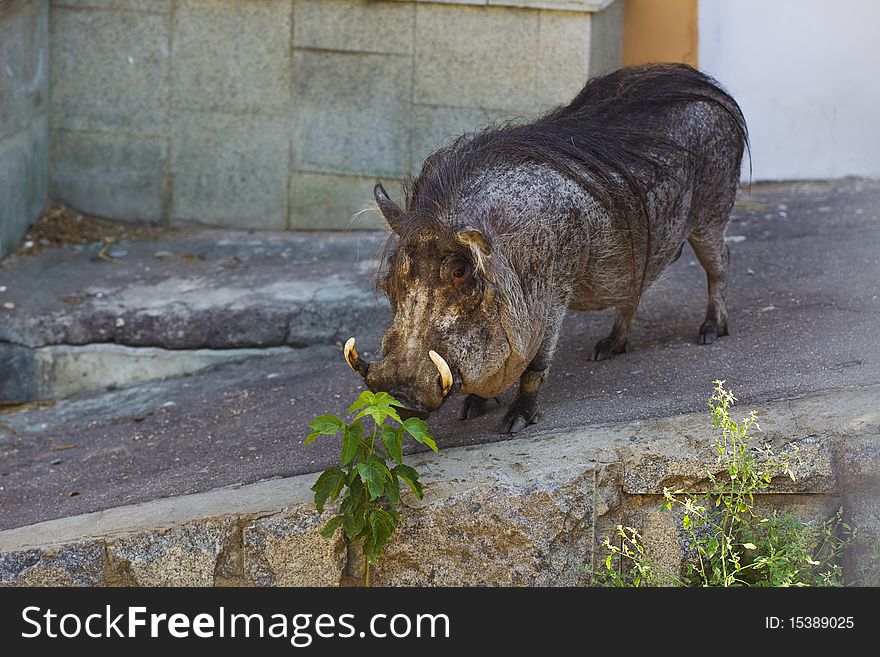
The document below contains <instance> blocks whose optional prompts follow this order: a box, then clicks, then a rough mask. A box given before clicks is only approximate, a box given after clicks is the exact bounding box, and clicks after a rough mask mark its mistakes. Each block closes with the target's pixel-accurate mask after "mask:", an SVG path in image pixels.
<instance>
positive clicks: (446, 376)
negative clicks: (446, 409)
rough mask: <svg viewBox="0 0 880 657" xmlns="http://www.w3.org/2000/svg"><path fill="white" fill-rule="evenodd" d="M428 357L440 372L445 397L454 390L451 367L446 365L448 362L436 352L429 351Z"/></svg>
mask: <svg viewBox="0 0 880 657" xmlns="http://www.w3.org/2000/svg"><path fill="white" fill-rule="evenodd" d="M428 356H429V357H430V358H431V362H433V363H434V366H435V367H436V368H437V370H438V371H439V372H440V387H441V389H442V390H443V396H444V397H445V396H446V395H448V394H449V391H450V390H451V389H452V371H451V370H450V369H449V365H447V364H446V361H445V360H443V356H441V355H440V354H438V353H437V352H436V351H434V350H431V351H429V352H428Z"/></svg>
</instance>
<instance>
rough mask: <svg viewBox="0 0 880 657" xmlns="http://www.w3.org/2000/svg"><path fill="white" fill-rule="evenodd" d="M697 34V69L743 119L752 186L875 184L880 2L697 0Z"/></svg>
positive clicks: (878, 173)
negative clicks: (847, 179) (804, 181)
mask: <svg viewBox="0 0 880 657" xmlns="http://www.w3.org/2000/svg"><path fill="white" fill-rule="evenodd" d="M699 29H700V32H699V63H700V68H701V69H702V70H704V71H706V72H707V73H709V74H710V75H712V76H714V77H715V78H717V79H718V80H719V81H720V82H721V83H722V84H723V85H724V86H725V87H726V88H727V89H728V90H729V91H730V92H731V93H732V94H733V95H734V97H735V98H736V99H737V100H738V101H739V103H740V105H741V106H742V109H743V112H744V113H745V116H746V121H747V122H748V125H749V130H750V131H751V139H752V167H753V174H754V180H768V179H770V180H772V179H794V178H836V177H842V176H851V175H857V176H868V177H877V178H880V1H877V0H700V3H699ZM744 172H745V173H744V175H745V176H748V168H744Z"/></svg>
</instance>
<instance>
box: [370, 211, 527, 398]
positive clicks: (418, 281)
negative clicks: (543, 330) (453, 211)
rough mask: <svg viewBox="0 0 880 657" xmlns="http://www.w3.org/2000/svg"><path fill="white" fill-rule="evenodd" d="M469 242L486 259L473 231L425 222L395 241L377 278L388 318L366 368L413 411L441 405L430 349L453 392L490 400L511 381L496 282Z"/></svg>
mask: <svg viewBox="0 0 880 657" xmlns="http://www.w3.org/2000/svg"><path fill="white" fill-rule="evenodd" d="M474 240H476V241H477V243H478V246H479V247H481V248H483V249H484V250H485V252H486V256H487V257H489V255H488V245H487V243H486V242H485V239H484V238H483V236H482V235H481V234H480V233H478V232H476V231H471V232H469V233H463V232H461V231H459V232H457V233H456V232H454V231H453V230H452V229H448V228H442V227H426V228H423V229H421V230H419V231H416V232H415V233H414V234H412V235H410V236H408V237H407V238H406V240H405V241H404V240H400V242H399V243H398V244H397V246H396V248H395V249H394V251H393V252H392V253H391V255H390V257H389V259H388V263H387V266H388V269H387V271H386V272H385V273H384V275H383V276H382V277H381V278H380V281H379V286H380V288H381V289H382V290H383V291H384V292H385V294H386V295H387V297H388V300H389V301H390V303H391V309H392V312H393V319H392V321H391V325H390V326H389V328H388V330H387V332H386V333H385V337H384V339H383V341H382V354H383V358H382V360H381V361H378V362H375V363H371V364H370V365H369V369H368V371H367V376H366V383H367V385H368V386H369V387H370V389H371V390H374V391H380V390H384V391H387V392H389V393H391V395H393V396H394V397H396V398H397V399H399V400H400V401H401V402H402V403H404V404H405V405H406V406H407V408H409V409H410V410H413V411H417V412H421V413H426V412H430V411H434V410H436V409H437V408H439V407H440V405H441V404H442V403H443V401H444V395H443V392H442V389H441V383H440V376H439V374H438V369H437V367H436V366H435V365H434V363H432V362H431V359H430V358H429V356H428V352H429V350H434V351H436V352H437V353H438V354H439V355H440V356H442V357H443V359H445V361H446V362H447V364H448V365H449V368H450V370H451V372H452V376H453V386H452V390H451V391H450V394H451V393H452V392H463V393H474V394H478V395H480V396H483V397H487V398H488V397H492V396H495V395H498V394H500V393H501V392H502V391H503V390H504V389H505V388H507V387H508V386H509V385H510V383H511V382H512V381H511V373H510V372H508V371H507V370H508V369H509V364H508V360H509V356H510V355H511V348H510V343H509V341H508V339H507V335H506V333H505V331H504V328H503V327H502V322H501V317H500V313H499V309H498V299H497V297H496V294H495V289H494V286H493V285H492V284H491V283H490V282H489V280H487V277H486V276H485V275H484V273H483V272H480V271H478V269H483V267H482V266H481V264H480V263H477V262H474V254H475V253H478V252H477V251H476V250H475V249H476V248H477V247H475V246H474ZM478 259H479V255H478ZM513 376H514V378H515V376H516V374H514V375H513Z"/></svg>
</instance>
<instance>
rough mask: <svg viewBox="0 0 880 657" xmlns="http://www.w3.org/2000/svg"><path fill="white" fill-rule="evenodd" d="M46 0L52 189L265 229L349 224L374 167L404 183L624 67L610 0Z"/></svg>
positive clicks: (113, 209)
mask: <svg viewBox="0 0 880 657" xmlns="http://www.w3.org/2000/svg"><path fill="white" fill-rule="evenodd" d="M31 4H37V3H31ZM42 4H45V3H42ZM51 4H52V10H51V42H52V49H51V52H52V57H51V89H52V102H51V140H52V182H51V194H52V196H53V198H55V199H57V200H59V201H61V202H63V203H66V204H69V205H71V206H73V207H75V208H77V209H79V210H81V211H83V212H88V213H92V214H95V215H98V216H104V217H111V218H117V219H125V220H133V221H138V220H142V221H151V222H165V223H173V224H179V223H186V222H198V223H204V224H210V225H217V226H234V227H240V228H265V229H316V228H334V229H341V228H346V227H348V226H349V224H350V223H351V219H352V215H353V213H355V212H357V211H359V210H361V209H363V208H364V207H366V206H368V204H369V203H370V201H371V198H372V194H371V192H372V187H373V185H374V184H375V181H376V179H377V178H381V179H383V180H385V181H386V182H387V183H389V184H388V188H389V190H390V191H391V190H395V189H396V187H397V185H396V184H395V181H399V180H402V179H403V178H404V177H405V176H407V175H409V174H410V173H412V172H413V171H415V170H417V169H418V168H419V167H420V165H421V162H422V161H423V159H424V157H425V156H426V155H427V154H428V153H430V152H431V151H433V150H434V149H436V148H437V147H438V146H440V145H441V144H442V143H444V142H445V141H446V140H448V139H449V138H450V137H453V136H456V135H458V134H461V133H462V132H465V131H467V130H471V129H474V128H479V127H482V126H485V125H487V124H488V123H490V122H493V121H495V120H497V119H500V118H506V117H512V116H530V115H533V114H536V113H538V112H540V111H542V110H545V109H547V108H549V107H552V106H554V105H556V104H559V103H563V102H566V101H568V100H570V99H571V97H573V95H574V94H575V93H576V92H577V91H578V90H579V89H580V87H581V86H582V85H583V83H584V82H585V81H586V79H587V77H588V76H589V75H590V74H591V73H595V72H597V71H598V70H601V69H606V68H612V67H614V66H616V65H618V64H619V61H620V48H621V30H622V16H623V11H622V7H623V2H622V1H618V2H613V1H612V0H595V1H585V0H558V1H553V0H546V1H540V2H539V1H532V0H510V1H506V2H501V1H495V0H479V1H477V0H462V1H460V2H450V1H449V0H445V1H444V2H440V3H438V2H422V1H412V0H393V1H391V0H389V1H380V0H259V1H255V0H52V2H51ZM44 13H45V12H44ZM44 19H45V16H44ZM377 222H378V218H377V217H370V216H363V217H361V218H360V219H359V220H358V221H356V222H355V223H354V224H352V227H354V228H374V227H376V225H377Z"/></svg>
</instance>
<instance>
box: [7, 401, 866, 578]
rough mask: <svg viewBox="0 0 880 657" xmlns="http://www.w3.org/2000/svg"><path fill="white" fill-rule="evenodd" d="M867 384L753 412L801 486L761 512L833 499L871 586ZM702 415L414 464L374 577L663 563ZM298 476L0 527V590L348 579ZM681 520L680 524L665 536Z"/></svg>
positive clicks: (568, 574) (785, 484)
mask: <svg viewBox="0 0 880 657" xmlns="http://www.w3.org/2000/svg"><path fill="white" fill-rule="evenodd" d="M878 394H880V388H878V387H876V386H875V387H871V388H863V389H853V390H845V391H836V392H832V393H826V394H822V395H817V396H814V397H810V398H803V399H795V400H793V401H791V402H788V401H784V402H779V403H776V404H771V405H769V406H767V407H765V408H760V409H757V410H758V414H759V418H760V420H761V424H762V426H763V428H764V434H763V436H762V437H763V438H765V439H766V440H769V441H771V442H772V443H774V444H775V445H776V446H777V448H779V447H781V446H782V445H783V444H786V443H793V444H794V445H796V446H797V447H798V450H799V454H800V456H799V460H798V465H797V467H796V469H795V474H796V479H795V481H794V482H792V481H789V480H784V481H774V483H773V486H772V488H771V490H770V492H769V493H768V494H767V495H762V496H760V499H759V500H758V503H759V504H760V505H763V506H765V507H766V506H770V507H774V508H780V509H784V510H787V511H792V512H793V513H796V514H797V515H799V516H800V517H802V518H804V519H809V520H823V519H825V518H827V517H829V516H830V515H832V514H833V513H834V512H835V511H836V510H837V509H838V508H839V507H840V506H841V505H842V506H843V508H844V512H845V516H844V517H845V520H846V521H847V522H849V523H850V524H851V525H852V526H854V527H856V528H857V530H858V532H859V535H860V536H861V539H860V541H861V542H859V543H858V544H857V545H856V547H855V548H854V549H853V550H851V551H850V552H849V554H848V557H847V562H846V563H845V569H846V575H847V577H849V578H859V577H865V573H869V574H871V573H872V575H870V576H873V577H874V578H875V579H874V580H870V579H868V580H862V581H864V582H865V583H869V584H870V583H873V584H875V585H876V584H877V581H876V577H877V575H878V572H877V569H878V566H880V564H878V563H877V557H876V550H877V545H878V544H880V543H878V541H880V485H878V483H880V482H878V472H880V467H878V466H880V414H878V411H877V408H876V399H877V397H878ZM712 435H713V432H712V430H711V428H710V427H709V420H708V414H707V413H698V414H693V415H684V416H678V417H673V418H666V419H663V420H648V421H642V422H629V423H624V424H615V425H610V426H605V427H588V428H584V429H580V430H575V431H569V432H566V433H564V434H553V433H552V432H544V433H541V434H538V435H536V436H532V437H529V438H521V439H515V440H510V441H506V442H501V443H494V444H485V445H476V446H472V447H461V448H456V449H449V450H444V451H442V452H441V453H440V454H438V455H433V454H423V455H416V456H415V457H412V458H410V459H409V462H410V463H411V464H412V465H414V466H416V467H418V468H419V469H420V470H421V471H422V472H424V477H423V478H424V481H425V482H426V495H425V499H424V500H422V501H421V502H419V501H417V500H415V499H414V498H412V496H409V495H407V496H405V497H404V502H405V509H404V510H403V514H402V515H403V519H402V528H401V530H400V531H398V533H397V534H396V535H395V536H394V537H393V539H392V541H391V543H389V545H388V547H387V550H386V554H385V556H384V557H383V559H382V561H381V562H380V564H379V565H378V566H377V567H376V568H375V570H374V575H373V581H374V582H375V583H376V584H377V585H379V584H381V585H393V586H406V585H418V586H444V585H510V586H520V585H522V586H571V585H582V584H587V583H589V581H590V578H589V574H588V573H589V572H590V571H591V570H592V569H594V568H596V566H597V565H599V564H601V561H602V559H603V558H604V554H605V553H604V551H603V548H602V546H601V543H602V541H603V540H604V538H605V537H606V536H609V535H610V534H611V533H612V532H613V531H614V528H615V526H616V525H617V524H618V523H623V524H626V525H630V526H634V527H638V528H640V529H641V530H642V532H643V534H644V536H645V539H646V543H647V544H648V545H649V546H651V550H652V554H651V556H652V557H653V558H654V559H655V560H656V561H658V562H660V563H662V564H665V565H666V566H668V567H669V568H672V569H674V568H676V567H678V566H679V565H680V563H681V561H682V559H683V558H684V554H685V548H686V537H684V536H682V535H681V534H680V533H679V531H678V529H677V524H676V522H675V519H674V518H673V516H672V515H671V514H668V513H665V512H660V511H659V510H658V509H659V506H660V500H661V499H662V493H663V487H664V486H669V487H673V488H676V487H686V488H687V489H688V490H691V491H698V490H700V489H702V488H703V487H704V486H705V482H706V472H707V471H709V470H711V469H712V468H713V467H714V463H715V458H714V454H713V452H712V450H711V444H712ZM315 477H316V475H303V476H300V477H293V478H290V479H280V480H273V481H267V482H262V483H258V484H252V485H248V486H241V487H233V488H227V489H220V490H216V491H211V492H209V493H201V494H197V495H190V496H185V497H179V498H170V499H165V500H157V501H155V502H149V503H145V504H140V505H135V506H130V507H120V508H117V509H110V510H108V511H104V512H99V513H93V514H88V515H85V516H79V517H76V518H67V519H62V520H55V521H50V522H44V523H40V524H37V525H32V526H29V527H21V528H18V529H12V530H7V531H3V532H0V585H23V586H26V585H140V586H155V585H171V584H173V585H184V586H212V585H246V586H253V585H259V586H266V585H279V586H287V585H314V586H326V585H346V584H356V583H358V581H359V577H360V573H361V572H362V561H361V560H360V558H359V557H358V551H357V549H355V548H353V547H352V546H348V545H346V543H345V542H344V540H343V539H342V536H341V533H340V532H337V534H336V536H335V537H334V540H332V541H325V540H324V539H323V538H321V536H320V534H319V531H320V529H321V527H322V525H323V524H324V522H326V520H327V519H329V517H330V516H331V514H332V510H327V511H326V513H325V515H324V517H319V516H318V514H317V513H316V511H315V508H314V506H313V505H312V503H311V502H310V501H309V500H310V499H311V491H309V486H310V485H311V484H312V483H313V482H314V480H315ZM678 526H680V523H679V524H678Z"/></svg>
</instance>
